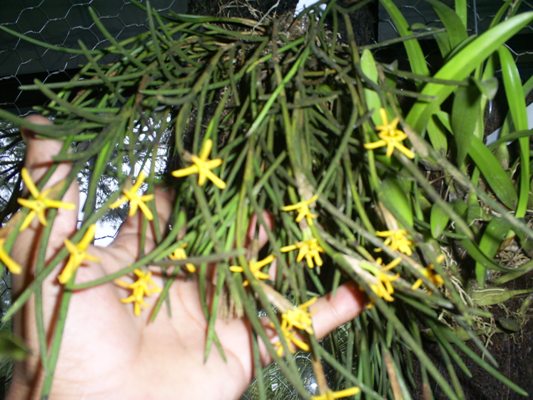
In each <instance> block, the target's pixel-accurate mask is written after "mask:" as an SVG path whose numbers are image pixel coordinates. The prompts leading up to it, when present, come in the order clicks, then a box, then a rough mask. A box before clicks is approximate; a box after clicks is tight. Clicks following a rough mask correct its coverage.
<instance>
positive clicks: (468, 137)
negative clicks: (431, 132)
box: [451, 85, 483, 166]
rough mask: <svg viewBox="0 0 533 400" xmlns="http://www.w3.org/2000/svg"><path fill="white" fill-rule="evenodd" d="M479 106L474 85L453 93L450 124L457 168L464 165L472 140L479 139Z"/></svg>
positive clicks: (478, 96)
mask: <svg viewBox="0 0 533 400" xmlns="http://www.w3.org/2000/svg"><path fill="white" fill-rule="evenodd" d="M480 105H481V96H480V93H479V91H478V90H477V88H476V87H475V86H474V85H468V86H466V87H459V88H457V90H456V91H455V97H454V99H453V106H452V113H451V124H452V132H453V137H454V139H455V144H456V162H457V164H458V165H459V166H462V165H463V164H464V161H465V159H466V155H467V154H468V150H469V148H470V143H471V142H472V138H473V137H475V136H477V137H478V139H480V133H481V132H480V131H479V125H480V124H479V119H480V118H483V115H481V114H480V112H479V107H480Z"/></svg>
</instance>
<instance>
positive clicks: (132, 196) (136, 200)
mask: <svg viewBox="0 0 533 400" xmlns="http://www.w3.org/2000/svg"><path fill="white" fill-rule="evenodd" d="M145 179H146V176H145V175H144V172H143V171H141V172H140V174H139V176H138V177H137V180H136V181H135V184H134V185H133V186H132V187H131V188H129V189H123V190H122V193H124V195H123V196H121V197H120V198H119V199H118V200H117V201H115V202H114V203H113V204H111V205H110V206H109V208H117V207H120V206H121V205H122V204H124V203H127V202H128V201H129V203H130V211H129V213H128V215H129V216H130V217H131V216H132V215H135V213H136V212H137V208H140V209H141V211H142V213H143V214H144V216H145V217H146V219H147V220H148V221H152V220H153V219H154V215H153V214H152V211H150V209H149V208H148V206H147V205H146V202H148V201H151V200H153V198H154V195H153V194H145V195H143V196H139V194H138V193H137V192H138V191H139V188H140V187H141V185H142V184H143V182H144V180H145Z"/></svg>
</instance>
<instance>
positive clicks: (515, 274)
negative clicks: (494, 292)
mask: <svg viewBox="0 0 533 400" xmlns="http://www.w3.org/2000/svg"><path fill="white" fill-rule="evenodd" d="M531 271H533V261H529V262H527V263H525V264H524V265H521V266H520V267H518V268H516V269H515V270H513V271H511V272H509V273H507V274H505V275H501V276H499V277H498V278H496V279H494V280H493V281H492V282H493V283H494V284H495V285H503V284H504V283H507V282H510V281H512V280H514V279H517V278H520V277H521V276H523V275H525V274H527V273H529V272H531Z"/></svg>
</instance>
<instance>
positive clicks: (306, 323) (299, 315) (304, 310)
mask: <svg viewBox="0 0 533 400" xmlns="http://www.w3.org/2000/svg"><path fill="white" fill-rule="evenodd" d="M316 299H317V298H316V297H313V298H312V299H310V300H308V301H306V302H305V303H303V304H300V305H299V306H298V307H294V308H292V309H289V310H287V311H285V312H283V313H282V314H281V321H282V324H283V323H284V324H286V325H287V326H289V327H291V328H297V329H300V330H302V331H305V332H307V333H309V334H310V335H312V334H313V319H312V317H311V313H310V312H309V310H308V309H309V307H310V306H311V305H312V304H313V303H314V302H315V301H316Z"/></svg>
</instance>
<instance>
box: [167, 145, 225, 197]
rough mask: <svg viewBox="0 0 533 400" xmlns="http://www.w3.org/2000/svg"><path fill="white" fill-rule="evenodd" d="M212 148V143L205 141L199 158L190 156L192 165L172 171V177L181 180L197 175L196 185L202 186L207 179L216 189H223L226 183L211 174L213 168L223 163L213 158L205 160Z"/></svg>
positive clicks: (219, 159)
mask: <svg viewBox="0 0 533 400" xmlns="http://www.w3.org/2000/svg"><path fill="white" fill-rule="evenodd" d="M212 148H213V141H212V140H211V139H207V140H206V141H205V142H204V144H203V145H202V148H201V150H200V154H199V156H195V155H191V161H192V165H191V166H189V167H187V168H181V169H178V170H176V171H173V172H172V176H175V177H176V178H182V177H184V176H188V175H192V174H198V185H200V186H203V185H204V184H205V182H206V180H207V179H209V180H210V181H211V182H213V184H214V185H215V186H216V187H217V188H219V189H224V188H225V187H226V183H225V182H224V181H223V180H222V179H220V178H219V177H218V176H216V175H215V174H214V173H213V172H211V170H212V169H213V168H216V167H219V166H220V165H221V164H222V163H223V161H222V159H221V158H215V159H214V160H209V159H208V158H207V157H209V153H211V149H212Z"/></svg>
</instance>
